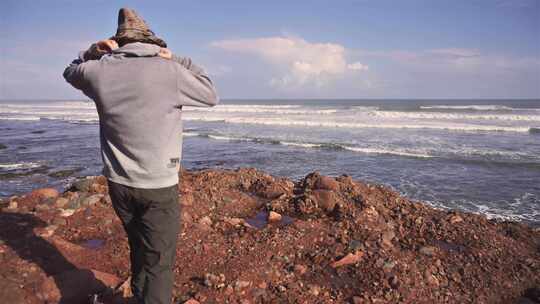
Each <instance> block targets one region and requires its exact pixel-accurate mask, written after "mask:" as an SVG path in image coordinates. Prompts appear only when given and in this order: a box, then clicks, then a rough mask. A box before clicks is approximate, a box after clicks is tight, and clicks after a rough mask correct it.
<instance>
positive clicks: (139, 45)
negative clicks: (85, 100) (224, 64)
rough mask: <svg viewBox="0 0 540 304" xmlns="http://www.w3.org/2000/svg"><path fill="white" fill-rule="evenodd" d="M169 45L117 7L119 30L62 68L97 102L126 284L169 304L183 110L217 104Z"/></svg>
mask: <svg viewBox="0 0 540 304" xmlns="http://www.w3.org/2000/svg"><path fill="white" fill-rule="evenodd" d="M166 47H167V44H166V43H165V42H164V41H163V40H161V39H160V38H158V37H156V36H155V35H154V33H153V32H152V31H151V30H150V29H149V28H148V26H147V24H146V23H145V22H144V20H143V19H141V18H140V17H139V16H138V15H137V14H136V13H135V11H133V10H131V9H128V8H122V9H120V11H119V14H118V30H117V32H116V35H115V36H113V37H111V38H110V39H109V40H103V41H99V42H97V43H95V44H93V45H92V46H91V47H90V48H89V49H88V50H87V51H85V52H81V54H80V55H79V58H78V59H76V60H75V61H73V63H71V64H70V65H69V66H68V67H67V68H66V70H65V72H64V78H65V79H66V80H67V81H68V82H69V83H70V84H71V85H73V86H74V87H75V88H77V89H79V90H81V91H83V93H84V94H85V95H86V96H88V97H90V98H91V99H93V100H94V102H95V104H96V108H97V111H98V114H99V126H100V139H101V154H102V158H103V162H104V169H103V174H104V175H105V176H106V177H107V179H108V181H109V193H110V196H111V200H112V204H113V207H114V210H115V211H116V214H117V215H118V216H119V217H120V219H121V220H122V223H123V225H124V228H125V230H126V233H127V235H128V241H129V246H130V260H131V272H132V281H131V288H132V291H133V294H134V297H135V299H136V300H137V302H138V303H145V304H148V303H152V304H157V303H160V304H165V303H167V304H169V303H170V302H171V294H172V287H173V281H174V273H173V271H172V268H173V266H174V261H175V256H176V240H177V235H178V232H179V227H180V223H179V220H180V216H179V214H180V210H179V204H178V171H179V166H180V159H181V144H182V123H181V109H182V107H183V106H202V107H205V106H214V105H216V104H217V103H218V97H217V94H216V91H215V88H214V86H213V84H212V82H211V81H210V79H209V78H208V76H207V75H206V74H205V72H204V71H203V70H202V69H201V68H199V67H198V66H196V65H195V64H193V63H192V62H191V60H190V59H189V58H181V57H178V56H175V55H172V54H171V52H170V51H169V50H168V49H166Z"/></svg>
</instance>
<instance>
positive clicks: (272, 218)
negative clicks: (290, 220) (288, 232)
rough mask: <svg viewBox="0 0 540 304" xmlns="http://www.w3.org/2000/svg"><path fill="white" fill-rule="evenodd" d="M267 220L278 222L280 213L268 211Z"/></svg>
mask: <svg viewBox="0 0 540 304" xmlns="http://www.w3.org/2000/svg"><path fill="white" fill-rule="evenodd" d="M268 221H269V222H279V221H281V214H279V213H277V212H275V211H270V213H268Z"/></svg>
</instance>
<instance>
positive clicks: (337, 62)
mask: <svg viewBox="0 0 540 304" xmlns="http://www.w3.org/2000/svg"><path fill="white" fill-rule="evenodd" d="M211 46H213V47H215V48H220V49H223V50H227V51H231V52H240V53H250V54H255V55H258V56H260V57H261V58H263V59H264V60H266V61H268V62H270V63H272V64H273V65H274V66H276V67H278V69H279V70H281V74H280V75H278V76H276V77H273V78H272V79H271V81H270V84H272V85H274V86H283V87H294V86H302V85H307V84H314V85H316V86H324V85H326V84H328V83H329V82H332V81H333V80H335V79H336V78H338V77H340V76H342V75H344V74H345V73H346V72H347V71H365V70H367V69H368V67H367V66H366V65H364V64H362V63H360V62H354V63H348V62H347V59H346V53H347V49H346V48H345V47H344V46H342V45H340V44H336V43H312V42H308V41H306V40H304V39H302V38H298V37H266V38H255V39H232V40H221V41H215V42H212V43H211Z"/></svg>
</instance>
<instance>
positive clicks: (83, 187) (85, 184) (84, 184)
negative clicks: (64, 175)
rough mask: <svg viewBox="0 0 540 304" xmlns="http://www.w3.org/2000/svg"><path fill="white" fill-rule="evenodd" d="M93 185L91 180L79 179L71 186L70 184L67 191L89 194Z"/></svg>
mask: <svg viewBox="0 0 540 304" xmlns="http://www.w3.org/2000/svg"><path fill="white" fill-rule="evenodd" d="M93 183H94V181H93V180H91V179H87V178H84V179H80V180H78V181H76V182H74V183H73V184H71V187H70V188H69V189H68V191H73V192H77V191H82V192H89V191H90V189H91V187H92V184H93Z"/></svg>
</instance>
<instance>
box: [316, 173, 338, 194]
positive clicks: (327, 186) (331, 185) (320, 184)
mask: <svg viewBox="0 0 540 304" xmlns="http://www.w3.org/2000/svg"><path fill="white" fill-rule="evenodd" d="M314 188H315V189H321V190H330V191H337V190H339V183H338V182H337V181H336V180H335V179H333V178H331V177H329V176H324V175H321V176H319V178H318V179H317V180H316V181H315V185H314Z"/></svg>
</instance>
